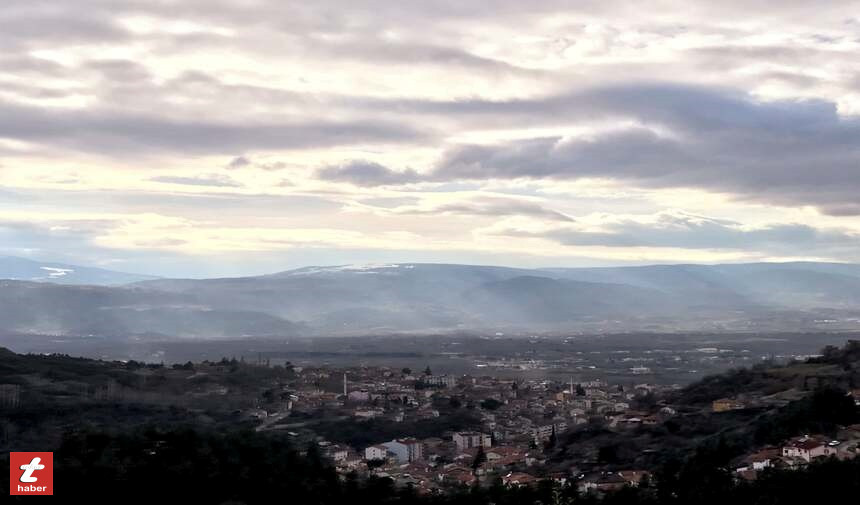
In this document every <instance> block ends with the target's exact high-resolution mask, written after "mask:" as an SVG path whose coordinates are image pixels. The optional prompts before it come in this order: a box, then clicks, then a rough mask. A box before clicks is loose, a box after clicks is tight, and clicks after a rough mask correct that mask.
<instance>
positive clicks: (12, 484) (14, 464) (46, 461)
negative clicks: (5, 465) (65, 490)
mask: <svg viewBox="0 0 860 505" xmlns="http://www.w3.org/2000/svg"><path fill="white" fill-rule="evenodd" d="M9 494H12V495H31V494H32V495H53V494H54V453H53V452H12V453H9Z"/></svg>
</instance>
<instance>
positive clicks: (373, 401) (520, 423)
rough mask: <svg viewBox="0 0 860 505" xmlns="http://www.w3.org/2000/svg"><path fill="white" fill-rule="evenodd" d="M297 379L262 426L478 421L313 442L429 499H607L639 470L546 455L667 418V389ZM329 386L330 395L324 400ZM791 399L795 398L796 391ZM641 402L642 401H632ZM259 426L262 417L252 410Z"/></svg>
mask: <svg viewBox="0 0 860 505" xmlns="http://www.w3.org/2000/svg"><path fill="white" fill-rule="evenodd" d="M297 374H298V375H297V380H296V381H294V383H292V384H290V386H289V387H288V388H285V390H284V395H282V397H283V398H285V399H286V401H285V402H284V403H283V404H282V405H281V406H280V410H279V411H278V412H276V413H274V417H272V414H273V413H271V412H270V413H269V417H268V420H266V421H264V424H263V426H264V427H272V428H275V429H276V428H277V426H278V424H277V422H276V421H277V420H278V416H281V417H283V418H287V417H289V414H290V413H291V412H301V411H304V412H306V413H313V412H318V411H320V409H321V410H324V411H326V412H328V413H329V414H328V415H337V416H339V417H341V418H348V417H352V418H354V419H355V420H356V422H359V423H360V422H362V421H364V420H368V419H381V420H385V421H389V422H394V423H406V422H413V421H418V420H422V419H429V418H435V417H439V416H440V415H441V414H440V409H442V410H446V409H450V408H460V407H468V408H469V411H470V412H472V413H474V414H476V415H477V416H478V418H479V425H476V426H474V427H473V428H472V429H471V430H467V431H457V432H449V433H447V434H445V435H444V436H441V437H430V438H422V439H418V438H415V437H404V438H395V439H393V440H380V441H378V442H375V443H373V444H371V445H368V446H366V447H349V446H346V445H344V444H335V443H329V442H327V441H325V440H323V439H322V438H320V437H316V441H317V443H318V444H319V446H320V447H321V449H322V451H323V453H324V454H325V455H326V456H328V457H329V458H330V459H331V460H332V461H333V462H334V463H335V465H336V467H337V469H338V470H339V471H340V472H341V473H343V474H346V473H351V472H357V473H359V474H362V475H377V476H385V477H390V478H391V479H393V480H394V481H395V482H396V483H397V484H399V485H412V486H414V487H415V489H416V490H418V491H420V492H432V491H433V490H436V489H439V488H441V487H444V486H447V485H461V484H465V485H471V484H474V483H476V482H486V481H489V480H490V479H496V478H498V479H501V481H502V482H503V483H504V484H506V485H509V486H521V485H529V484H531V483H533V482H536V481H538V480H541V479H554V480H556V481H558V482H566V481H567V480H569V479H574V482H575V484H576V486H577V487H578V488H579V489H580V490H581V491H584V492H587V491H597V492H602V491H610V490H615V489H618V488H620V487H623V486H638V485H640V484H641V483H642V482H643V480H647V479H648V478H649V475H648V472H646V471H643V470H639V469H626V470H621V471H598V472H596V473H592V474H587V475H585V474H580V473H579V471H578V470H577V469H575V468H570V469H568V471H567V472H564V473H559V472H557V471H554V470H557V467H556V468H553V467H552V465H546V461H545V454H546V449H547V448H549V447H551V446H552V445H553V444H555V443H556V442H557V439H558V437H562V436H564V433H565V432H566V431H568V430H569V429H570V428H572V427H575V426H577V425H581V424H585V423H590V422H599V423H601V425H603V426H606V427H608V428H610V429H614V430H627V429H635V428H637V427H640V426H651V425H658V424H660V423H662V422H663V421H665V420H667V419H668V418H671V417H673V416H675V415H676V412H675V410H674V409H673V408H672V407H671V406H669V405H665V404H661V403H659V402H655V401H654V398H660V397H662V396H663V394H662V393H665V392H667V390H672V389H676V388H677V386H654V385H650V384H635V385H631V386H628V387H626V388H625V387H621V386H619V385H610V384H607V383H606V382H604V381H601V380H593V381H588V382H579V383H575V382H573V381H570V382H568V383H561V382H558V381H550V380H515V379H505V378H498V377H489V376H481V377H472V376H459V377H455V376H451V375H433V374H431V373H429V370H427V371H425V373H423V374H412V373H411V371H410V370H407V369H403V370H396V369H391V368H385V367H363V368H350V369H347V370H336V369H326V368H313V369H305V370H302V369H297ZM332 384H337V385H338V389H341V390H340V391H333V388H332ZM793 394H794V392H784V393H781V394H780V395H772V396H770V397H760V398H747V397H742V398H722V399H719V400H716V401H714V402H713V403H712V405H711V410H712V411H713V412H715V413H722V412H728V411H732V410H739V409H745V408H749V407H751V406H759V405H768V404H770V405H773V404H784V403H787V402H789V401H792V400H793V399H795V398H794V396H792V395H793ZM798 394H803V393H802V392H798ZM645 397H648V398H649V399H650V400H651V401H649V402H642V401H640V400H641V399H642V398H645ZM255 413H257V416H258V418H260V419H266V414H265V411H263V412H260V411H259V409H258V410H255ZM858 445H860V428H858V427H857V426H855V427H849V428H846V429H845V430H843V432H842V433H840V436H839V437H838V439H836V440H830V439H827V438H825V437H822V436H804V437H799V438H796V439H792V440H788V441H786V442H785V443H784V444H782V445H780V446H776V447H764V448H760V449H759V450H757V451H755V452H752V453H750V454H748V455H746V456H744V457H743V458H739V459H738V460H737V461H736V462H735V464H734V466H733V469H734V471H735V474H736V475H737V476H738V478H742V479H754V478H756V476H757V474H758V473H759V472H761V471H762V470H764V469H766V468H771V467H784V468H797V467H800V466H803V465H805V464H808V463H809V462H811V461H813V460H815V459H816V458H822V457H829V456H834V457H838V458H842V459H846V458H853V457H855V456H856V454H857V451H858Z"/></svg>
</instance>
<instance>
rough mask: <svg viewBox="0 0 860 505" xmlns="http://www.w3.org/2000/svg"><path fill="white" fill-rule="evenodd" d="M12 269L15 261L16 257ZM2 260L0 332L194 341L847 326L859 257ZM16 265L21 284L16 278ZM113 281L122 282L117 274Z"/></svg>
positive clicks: (858, 282) (858, 307) (856, 293)
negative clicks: (279, 267)
mask: <svg viewBox="0 0 860 505" xmlns="http://www.w3.org/2000/svg"><path fill="white" fill-rule="evenodd" d="M19 264H20V265H24V266H25V267H28V263H27V260H23V262H21V263H19ZM7 265H12V266H13V267H14V265H16V263H15V262H14V261H11V260H10V259H5V260H4V261H2V262H0V267H1V268H2V269H0V273H2V274H3V275H2V277H10V279H9V280H5V281H0V318H2V319H0V329H4V330H6V331H14V332H34V333H49V334H62V335H100V336H128V335H134V336H141V335H144V336H145V335H153V336H156V337H195V338H205V337H242V336H289V335H326V334H366V333H372V332H429V331H454V330H458V331H470V330H474V331H492V330H498V331H514V330H516V331H552V332H566V331H589V332H594V331H598V332H600V331H627V330H649V329H653V330H661V331H665V330H674V329H677V330H720V331H721V330H730V331H737V330H760V329H772V330H803V329H821V328H822V327H824V328H833V329H844V328H851V329H856V327H857V326H860V325H858V321H860V318H858V316H860V265H853V264H836V263H805V262H801V263H750V264H726V265H653V266H637V267H607V268H549V269H521V268H506V267H496V266H474V265H446V264H420V263H404V264H388V265H345V266H332V267H307V268H301V269H296V270H290V271H286V272H281V273H276V274H271V275H263V276H255V277H236V278H220V279H153V278H142V279H141V278H140V277H144V276H134V275H133V274H121V273H116V272H108V271H103V270H98V269H88V268H83V267H75V266H68V265H62V266H59V265H55V264H39V263H35V264H34V265H33V266H32V267H28V268H30V270H27V269H26V268H20V267H18V268H17V269H16V268H12V267H9V266H7ZM44 268H48V269H51V268H57V269H66V270H69V271H70V272H69V273H67V274H64V275H60V276H55V277H50V275H48V276H45V275H42V276H41V277H34V276H33V275H32V273H33V272H35V273H37V274H38V273H39V272H38V270H43V271H47V272H52V271H53V270H44ZM10 271H14V272H16V275H15V276H10V275H7V272H10ZM28 271H29V272H31V276H30V277H29V278H27V277H26V276H24V275H22V272H23V273H26V272H28ZM123 276H129V279H128V282H119V281H121V280H122V279H123V278H124V277H123ZM46 277H47V278H46ZM78 279H82V280H81V281H80V282H74V281H76V280H78ZM33 281H38V282H33ZM61 283H62V284H61ZM95 284H102V285H100V286H99V285H95ZM117 284H120V285H117Z"/></svg>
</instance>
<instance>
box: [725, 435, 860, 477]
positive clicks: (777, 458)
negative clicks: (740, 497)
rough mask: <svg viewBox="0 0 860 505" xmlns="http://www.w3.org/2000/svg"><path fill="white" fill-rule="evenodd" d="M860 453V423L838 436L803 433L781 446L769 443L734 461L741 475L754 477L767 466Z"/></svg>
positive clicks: (796, 465)
mask: <svg viewBox="0 0 860 505" xmlns="http://www.w3.org/2000/svg"><path fill="white" fill-rule="evenodd" d="M858 455H860V424H855V425H851V426H847V427H845V428H843V429H841V430H840V431H839V433H838V434H837V438H835V439H833V438H828V437H825V436H823V435H803V436H800V437H795V438H792V439H790V440H786V441H785V442H783V443H782V444H780V445H778V446H768V447H763V448H761V449H758V450H757V451H755V452H752V453H750V454H747V455H745V456H743V457H741V458H738V459H737V460H736V461H735V462H734V464H733V470H734V472H735V475H736V476H737V477H738V478H740V479H745V480H754V479H756V478H757V477H758V475H759V473H760V472H761V471H762V470H765V469H767V468H785V469H796V468H802V467H804V466H806V465H808V464H809V463H811V462H813V461H815V460H816V459H821V458H828V457H835V458H837V459H841V460H846V459H854V458H855V457H857V456H858Z"/></svg>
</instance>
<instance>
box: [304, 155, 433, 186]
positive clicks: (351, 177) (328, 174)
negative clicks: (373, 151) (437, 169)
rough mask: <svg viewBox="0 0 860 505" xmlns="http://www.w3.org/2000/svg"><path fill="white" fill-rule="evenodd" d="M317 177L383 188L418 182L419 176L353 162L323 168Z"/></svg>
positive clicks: (368, 163) (408, 172)
mask: <svg viewBox="0 0 860 505" xmlns="http://www.w3.org/2000/svg"><path fill="white" fill-rule="evenodd" d="M317 177H319V178H320V179H322V180H326V181H335V182H348V183H351V184H355V185H356V186H385V185H391V184H409V183H411V182H418V181H419V180H420V178H421V176H420V175H419V174H418V173H417V172H416V171H415V170H412V169H406V170H404V171H402V172H398V171H395V170H391V169H390V168H387V167H384V166H382V165H380V164H379V163H373V162H369V161H361V160H353V161H351V162H349V163H345V164H343V165H337V166H331V167H325V168H323V169H321V170H319V172H317Z"/></svg>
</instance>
